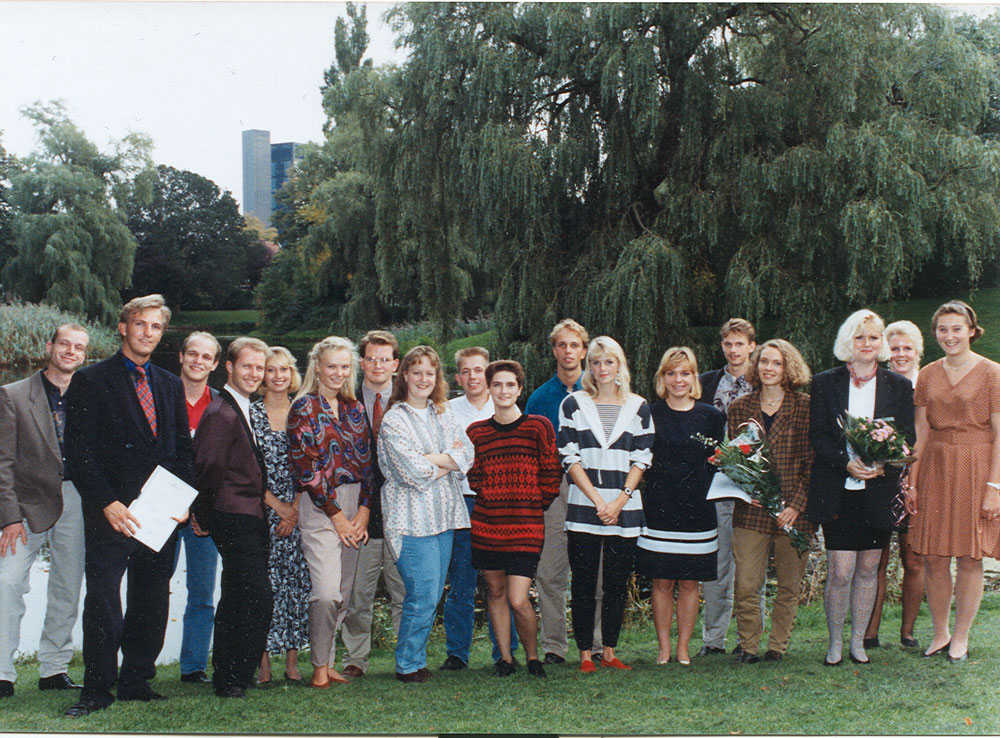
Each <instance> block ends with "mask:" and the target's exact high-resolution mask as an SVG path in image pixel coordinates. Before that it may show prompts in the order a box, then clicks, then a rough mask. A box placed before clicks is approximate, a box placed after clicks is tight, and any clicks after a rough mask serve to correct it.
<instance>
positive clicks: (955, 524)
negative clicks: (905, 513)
mask: <svg viewBox="0 0 1000 738" xmlns="http://www.w3.org/2000/svg"><path fill="white" fill-rule="evenodd" d="M943 361H944V360H943V359H939V360H937V361H935V362H933V363H931V364H928V365H927V366H926V367H924V368H923V369H921V370H920V375H919V378H918V379H917V389H916V392H915V393H914V396H913V402H914V404H915V405H916V406H917V407H925V408H927V420H928V422H929V423H930V437H929V439H928V441H927V444H926V445H925V446H924V450H923V454H922V456H921V458H920V474H919V477H918V480H917V508H918V510H919V512H918V514H917V515H916V516H915V517H914V518H913V520H912V522H911V526H910V531H911V532H910V535H911V540H912V543H913V548H914V550H915V551H916V552H917V553H921V554H933V555H935V556H968V557H970V558H973V559H981V558H982V557H983V556H989V557H990V558H994V559H995V558H1000V520H993V521H986V520H983V519H982V517H980V509H981V507H982V501H983V495H984V494H985V493H986V490H987V489H988V487H987V486H986V482H988V481H994V480H991V479H990V478H989V474H990V464H991V462H992V455H993V429H992V427H991V425H990V413H998V412H1000V364H997V363H996V362H993V361H990V360H989V359H982V360H980V361H979V363H978V364H976V365H975V366H974V367H973V368H972V369H970V370H969V372H968V374H966V375H965V376H964V377H962V379H961V380H960V381H959V382H958V384H956V385H955V386H954V387H952V386H951V383H950V382H949V381H948V377H947V376H946V374H947V371H946V370H945V368H944V364H943Z"/></svg>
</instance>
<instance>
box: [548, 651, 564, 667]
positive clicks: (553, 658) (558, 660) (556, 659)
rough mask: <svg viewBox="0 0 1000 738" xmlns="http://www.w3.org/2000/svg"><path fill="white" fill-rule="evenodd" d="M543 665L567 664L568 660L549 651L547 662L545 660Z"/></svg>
mask: <svg viewBox="0 0 1000 738" xmlns="http://www.w3.org/2000/svg"><path fill="white" fill-rule="evenodd" d="M543 663H546V664H565V663H566V659H565V658H564V657H562V656H560V655H559V654H557V653H552V652H551V651H549V653H547V654H545V660H544V662H543Z"/></svg>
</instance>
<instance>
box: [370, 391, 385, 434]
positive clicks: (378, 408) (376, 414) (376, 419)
mask: <svg viewBox="0 0 1000 738" xmlns="http://www.w3.org/2000/svg"><path fill="white" fill-rule="evenodd" d="M384 414H385V410H383V409H382V395H381V393H379V392H376V393H375V406H374V407H373V408H372V435H373V436H375V437H376V438H378V429H379V427H380V426H381V425H382V416H383V415H384Z"/></svg>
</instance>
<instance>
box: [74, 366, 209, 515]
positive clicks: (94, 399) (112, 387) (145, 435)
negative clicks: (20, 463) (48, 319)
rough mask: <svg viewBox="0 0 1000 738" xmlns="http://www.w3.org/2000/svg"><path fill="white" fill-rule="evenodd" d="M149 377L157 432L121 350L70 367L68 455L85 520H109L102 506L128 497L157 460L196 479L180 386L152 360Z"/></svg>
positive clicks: (133, 495) (182, 475) (188, 478)
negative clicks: (77, 368)
mask: <svg viewBox="0 0 1000 738" xmlns="http://www.w3.org/2000/svg"><path fill="white" fill-rule="evenodd" d="M149 377H150V384H151V388H152V392H153V402H154V403H155V405H156V427H157V433H156V435H155V436H154V435H153V431H152V430H151V429H150V427H149V421H148V420H146V414H145V413H144V412H143V410H142V406H141V405H140V404H139V397H138V395H136V392H135V385H134V384H133V383H132V378H131V377H130V376H129V372H128V369H127V368H126V367H125V358H124V356H123V355H122V353H121V352H120V351H119V352H118V353H117V354H115V355H114V356H112V357H111V358H109V359H105V360H104V361H102V362H100V363H98V364H95V365H94V366H90V367H87V368H86V369H81V370H80V371H78V372H77V373H76V374H74V375H73V381H72V383H71V384H70V387H69V390H68V391H67V393H66V400H67V411H66V435H65V444H66V461H67V464H69V467H70V468H69V472H70V474H69V476H70V478H71V479H72V480H73V483H74V484H75V485H76V488H77V490H78V491H79V492H80V499H81V500H82V502H83V511H84V515H85V516H87V519H88V520H91V521H92V520H99V521H101V522H102V523H103V525H107V521H106V520H105V519H104V516H103V515H101V514H100V513H101V511H102V510H103V509H104V508H105V507H107V506H108V505H110V504H111V503H112V502H114V501H115V500H118V501H119V502H121V503H122V504H124V505H128V504H129V503H131V502H132V500H134V499H135V498H136V497H138V496H139V492H140V490H141V489H142V485H143V484H145V483H146V479H147V478H148V477H149V475H150V474H151V473H152V471H153V469H155V468H156V467H157V465H159V466H162V467H163V468H165V469H167V470H168V471H170V472H172V473H173V474H176V475H177V476H178V477H180V478H181V479H183V480H184V481H185V482H187V483H188V484H192V485H193V484H194V464H193V459H192V456H191V434H190V431H189V429H188V417H187V406H186V404H185V400H184V386H183V385H182V384H181V380H180V379H178V378H177V377H176V376H174V375H173V374H171V373H170V372H168V371H166V370H165V369H161V368H160V367H158V366H156V365H154V364H150V365H149ZM108 527H109V530H110V526H108Z"/></svg>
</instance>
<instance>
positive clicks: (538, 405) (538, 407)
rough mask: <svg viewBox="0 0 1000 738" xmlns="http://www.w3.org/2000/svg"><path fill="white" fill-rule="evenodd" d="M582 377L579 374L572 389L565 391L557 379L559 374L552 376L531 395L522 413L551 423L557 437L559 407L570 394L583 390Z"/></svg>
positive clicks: (564, 387) (563, 385)
mask: <svg viewBox="0 0 1000 738" xmlns="http://www.w3.org/2000/svg"><path fill="white" fill-rule="evenodd" d="M582 377H583V374H580V376H579V377H577V380H576V384H574V385H573V387H572V389H568V390H567V389H566V385H565V384H563V383H562V380H561V379H559V374H558V373H557V374H553V375H552V379H550V380H549V381H548V382H546V383H545V384H543V385H542V386H540V387H539V388H538V389H536V390H535V391H534V392H532V393H531V397H529V398H528V402H527V404H526V405H525V406H524V412H526V413H527V414H528V415H544V416H545V417H546V418H548V419H549V420H550V421H551V423H552V427H553V428H554V429H555V431H556V435H558V434H559V406H560V405H561V404H562V401H563V400H565V399H566V397H567V396H568V395H569V394H570V393H571V392H575V391H577V390H580V389H583V385H582V384H580V379H581V378H582Z"/></svg>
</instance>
